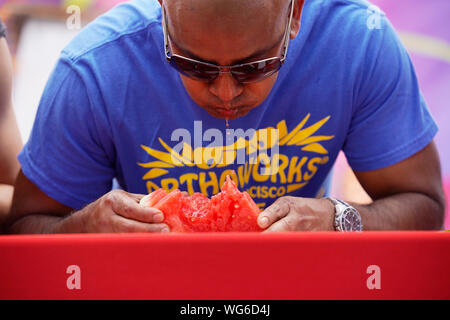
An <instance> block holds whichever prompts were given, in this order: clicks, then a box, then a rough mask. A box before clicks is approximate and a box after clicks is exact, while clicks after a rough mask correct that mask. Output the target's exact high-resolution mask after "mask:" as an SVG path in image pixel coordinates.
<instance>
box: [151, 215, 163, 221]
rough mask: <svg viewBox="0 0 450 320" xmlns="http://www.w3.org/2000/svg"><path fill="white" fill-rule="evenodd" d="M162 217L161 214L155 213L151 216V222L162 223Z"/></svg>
mask: <svg viewBox="0 0 450 320" xmlns="http://www.w3.org/2000/svg"><path fill="white" fill-rule="evenodd" d="M163 220H164V216H163V215H162V214H161V213H157V214H155V215H154V216H153V222H163Z"/></svg>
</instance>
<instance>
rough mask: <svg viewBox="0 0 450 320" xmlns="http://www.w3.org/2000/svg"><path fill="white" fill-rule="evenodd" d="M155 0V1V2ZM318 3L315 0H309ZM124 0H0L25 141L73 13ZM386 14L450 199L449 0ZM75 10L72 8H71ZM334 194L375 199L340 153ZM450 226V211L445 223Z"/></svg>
mask: <svg viewBox="0 0 450 320" xmlns="http://www.w3.org/2000/svg"><path fill="white" fill-rule="evenodd" d="M154 1H156V0H154ZM307 1H314V0H307ZM120 2H123V1H121V0H0V18H1V19H2V20H3V22H4V23H5V24H6V26H7V40H8V44H9V47H10V50H11V53H12V55H13V61H14V72H15V75H14V92H13V102H14V109H15V112H16V117H17V121H18V124H19V129H20V132H21V135H22V139H23V141H24V143H25V142H26V141H27V139H28V136H29V134H30V131H31V127H32V124H33V120H34V117H35V114H36V109H37V106H38V103H39V99H40V96H41V94H42V91H43V89H44V86H45V83H46V81H47V78H48V76H49V75H50V72H51V71H52V68H53V66H54V64H55V62H56V60H57V58H58V56H59V52H60V51H61V49H62V48H63V47H64V46H65V45H66V44H67V43H68V42H69V41H70V40H71V39H72V38H73V37H74V36H75V34H76V33H77V32H79V30H80V29H79V28H69V27H68V25H67V19H68V17H69V16H70V15H71V14H72V13H73V11H70V9H69V11H68V10H67V9H68V8H70V6H77V7H78V8H79V9H80V13H81V15H80V18H81V20H80V22H81V27H83V26H84V25H86V24H87V23H89V22H90V21H92V20H93V19H95V17H97V16H98V15H100V14H102V13H104V12H105V11H107V10H109V9H110V8H112V7H113V6H115V5H117V4H118V3H120ZM371 3H373V4H374V5H376V6H378V7H379V8H380V9H381V10H382V11H383V12H385V13H386V15H387V16H388V18H389V19H390V21H391V22H392V24H393V25H394V27H395V28H396V30H397V31H398V34H399V36H400V38H401V39H402V41H403V43H404V44H405V46H406V48H407V50H408V51H409V53H410V56H411V59H412V61H413V64H414V66H415V68H416V71H417V74H418V79H419V82H420V86H421V90H422V93H423V95H424V97H425V100H426V101H427V103H428V106H429V108H430V109H431V111H432V114H433V116H434V118H435V120H436V121H437V123H438V125H439V127H440V131H439V133H438V135H437V137H436V143H437V146H438V149H439V153H440V156H441V166H442V173H443V184H444V188H445V191H446V196H447V203H449V202H450V142H449V141H450V125H449V123H448V122H449V120H450V109H449V103H450V20H449V17H450V1H449V0H430V1H420V0H372V1H371ZM72 8H73V7H72ZM332 194H333V195H334V196H336V197H340V198H342V199H344V200H348V199H357V200H358V201H359V202H362V203H364V202H370V198H369V197H368V196H367V194H365V192H364V191H363V189H362V188H361V186H360V185H359V184H358V182H357V181H356V180H355V178H354V175H353V174H352V172H351V170H350V169H349V167H348V165H347V163H346V160H345V156H344V155H343V154H341V155H340V157H339V158H338V161H337V163H336V166H335V170H334V179H333V186H332ZM445 227H446V229H450V209H449V208H448V207H447V215H446V222H445Z"/></svg>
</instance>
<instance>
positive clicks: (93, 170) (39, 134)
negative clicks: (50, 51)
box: [19, 60, 115, 210]
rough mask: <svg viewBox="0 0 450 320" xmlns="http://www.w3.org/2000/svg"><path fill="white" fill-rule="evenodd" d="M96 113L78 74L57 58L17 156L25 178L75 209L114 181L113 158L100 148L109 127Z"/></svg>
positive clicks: (68, 64)
mask: <svg viewBox="0 0 450 320" xmlns="http://www.w3.org/2000/svg"><path fill="white" fill-rule="evenodd" d="M97 109H99V106H98V105H93V103H92V101H91V100H90V99H89V95H88V93H87V90H86V86H85V84H84V83H83V81H82V79H81V77H80V76H79V74H78V73H77V72H75V71H74V69H73V68H72V67H71V65H70V63H69V62H66V61H63V60H60V61H59V62H58V63H57V65H56V67H55V69H54V70H53V72H52V75H51V76H50V79H49V81H48V83H47V85H46V87H45V90H44V93H43V95H42V98H41V101H40V103H39V107H38V112H37V115H36V119H35V122H34V125H33V130H32V132H31V136H30V138H29V140H28V142H27V143H26V145H25V147H24V149H23V150H22V152H21V153H20V154H19V161H20V163H21V165H22V171H23V173H24V174H25V176H26V177H27V178H28V179H30V180H31V181H32V182H33V183H34V184H35V185H36V186H37V187H38V188H39V189H40V190H42V191H43V192H44V193H46V194H47V195H48V196H50V197H51V198H53V199H55V200H56V201H58V202H60V203H62V204H64V205H66V206H69V207H71V208H72V209H75V210H78V209H81V208H82V207H84V206H85V205H87V204H88V203H90V202H92V201H95V200H96V199H98V198H99V197H101V196H102V195H103V194H105V193H106V192H108V191H109V190H111V186H112V179H113V178H114V172H115V171H114V166H113V163H114V155H113V154H111V150H108V148H107V147H105V141H106V140H107V138H106V137H105V135H107V132H108V128H101V127H99V123H98V121H96V119H98V118H99V116H98V115H97V114H96V113H97V111H96V110H97ZM100 133H101V135H100Z"/></svg>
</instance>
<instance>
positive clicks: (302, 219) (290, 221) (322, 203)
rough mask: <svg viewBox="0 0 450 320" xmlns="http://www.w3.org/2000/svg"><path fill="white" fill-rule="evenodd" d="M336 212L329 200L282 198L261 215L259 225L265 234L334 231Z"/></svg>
mask: <svg viewBox="0 0 450 320" xmlns="http://www.w3.org/2000/svg"><path fill="white" fill-rule="evenodd" d="M334 210H335V209H334V205H333V204H332V203H331V201H329V200H327V199H310V198H297V197H282V198H279V199H278V200H277V201H275V202H274V203H273V204H272V205H271V206H270V207H268V208H267V209H266V210H264V211H263V212H262V213H261V214H260V215H259V217H258V224H259V226H260V227H261V228H263V229H266V230H265V231H264V232H280V231H332V230H334V223H333V221H334Z"/></svg>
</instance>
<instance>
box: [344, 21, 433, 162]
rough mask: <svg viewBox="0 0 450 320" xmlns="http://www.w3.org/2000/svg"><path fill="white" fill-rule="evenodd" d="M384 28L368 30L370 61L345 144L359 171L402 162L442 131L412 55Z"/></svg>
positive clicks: (364, 66)
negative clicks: (424, 95)
mask: <svg viewBox="0 0 450 320" xmlns="http://www.w3.org/2000/svg"><path fill="white" fill-rule="evenodd" d="M382 26H383V28H382V29H374V30H370V31H368V32H369V33H370V34H371V35H370V39H369V40H368V46H367V52H366V59H365V61H364V62H363V63H362V65H361V68H362V69H361V76H360V78H361V81H360V85H359V86H358V87H357V91H356V92H357V94H356V95H355V96H356V98H355V101H354V102H355V103H354V109H353V110H352V112H353V114H352V120H351V123H350V128H349V132H348V135H347V138H346V141H345V144H344V146H343V150H344V152H345V154H346V157H347V160H348V162H349V164H350V166H351V167H352V168H353V169H354V170H357V171H370V170H376V169H381V168H385V167H388V166H390V165H393V164H395V163H397V162H400V161H402V160H404V159H406V158H408V157H410V156H412V155H413V154H415V153H417V152H418V151H420V150H421V149H423V148H424V147H425V146H427V145H428V144H429V143H430V142H431V141H432V139H433V137H434V136H435V134H436V132H437V125H436V123H435V122H434V120H433V118H432V116H431V114H430V112H429V110H428V108H427V106H426V103H425V101H424V98H423V96H422V95H421V93H420V90H419V86H418V81H417V77H416V74H415V71H414V67H413V65H412V63H411V60H410V58H409V55H408V53H407V52H406V50H405V48H404V47H403V45H402V43H401V42H400V40H399V38H398V37H397V35H396V33H395V31H394V29H393V27H392V25H391V24H390V23H389V21H388V20H387V19H385V20H383V24H382Z"/></svg>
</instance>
